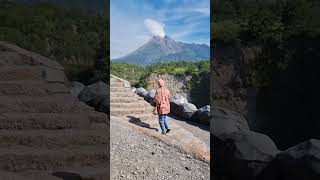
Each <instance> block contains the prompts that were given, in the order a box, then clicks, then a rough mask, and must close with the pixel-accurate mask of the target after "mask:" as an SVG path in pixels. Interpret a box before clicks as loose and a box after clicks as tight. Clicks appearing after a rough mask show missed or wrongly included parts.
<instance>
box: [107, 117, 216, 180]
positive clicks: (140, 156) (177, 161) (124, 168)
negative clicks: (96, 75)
mask: <svg viewBox="0 0 320 180" xmlns="http://www.w3.org/2000/svg"><path fill="white" fill-rule="evenodd" d="M110 124H111V125H110V130H111V163H112V166H111V179H114V180H117V179H147V180H153V179H170V180H172V179H175V180H179V179H181V180H188V179H210V178H209V174H210V166H209V163H207V162H204V161H200V160H196V159H193V158H191V156H190V155H187V154H185V153H183V152H181V151H180V150H178V149H177V148H175V147H173V146H170V145H167V144H164V143H162V142H161V141H160V140H158V139H155V138H153V137H149V136H147V135H145V134H143V133H140V132H138V131H137V130H136V129H135V128H134V127H131V126H127V125H125V124H124V123H118V122H115V121H113V120H112V118H111V122H110Z"/></svg>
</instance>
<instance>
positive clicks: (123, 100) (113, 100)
mask: <svg viewBox="0 0 320 180" xmlns="http://www.w3.org/2000/svg"><path fill="white" fill-rule="evenodd" d="M139 101H144V99H143V97H113V98H110V103H132V102H139Z"/></svg>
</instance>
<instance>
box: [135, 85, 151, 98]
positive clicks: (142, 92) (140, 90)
mask: <svg viewBox="0 0 320 180" xmlns="http://www.w3.org/2000/svg"><path fill="white" fill-rule="evenodd" d="M135 93H136V94H138V95H139V96H142V97H144V98H145V97H147V96H148V91H147V90H146V89H145V88H143V87H139V88H138V89H136V91H135Z"/></svg>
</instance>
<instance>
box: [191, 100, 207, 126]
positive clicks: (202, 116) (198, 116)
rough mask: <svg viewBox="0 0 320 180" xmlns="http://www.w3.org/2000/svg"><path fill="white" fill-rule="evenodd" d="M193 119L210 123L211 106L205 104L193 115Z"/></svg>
mask: <svg viewBox="0 0 320 180" xmlns="http://www.w3.org/2000/svg"><path fill="white" fill-rule="evenodd" d="M191 119H192V120H193V121H196V122H200V123H203V124H210V106H209V105H207V106H204V107H202V108H200V109H198V110H197V111H196V112H195V113H194V114H193V116H192V117H191Z"/></svg>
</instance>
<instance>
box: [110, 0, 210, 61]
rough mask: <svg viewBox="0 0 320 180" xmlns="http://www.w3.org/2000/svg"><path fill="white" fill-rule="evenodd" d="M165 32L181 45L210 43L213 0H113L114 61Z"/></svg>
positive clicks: (111, 15) (112, 41)
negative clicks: (184, 43)
mask: <svg viewBox="0 0 320 180" xmlns="http://www.w3.org/2000/svg"><path fill="white" fill-rule="evenodd" d="M163 32H164V33H165V34H166V35H168V36H170V37H172V38H173V39H175V40H177V41H182V42H186V43H197V44H207V45H209V43H210V0H111V1H110V50H111V52H110V53H111V59H114V58H118V57H121V56H124V55H126V54H128V53H130V52H132V51H134V50H135V49H137V48H138V47H140V46H141V45H143V44H144V43H145V42H147V41H148V40H149V39H150V38H151V37H152V36H153V35H155V34H159V35H160V34H163Z"/></svg>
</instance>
